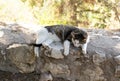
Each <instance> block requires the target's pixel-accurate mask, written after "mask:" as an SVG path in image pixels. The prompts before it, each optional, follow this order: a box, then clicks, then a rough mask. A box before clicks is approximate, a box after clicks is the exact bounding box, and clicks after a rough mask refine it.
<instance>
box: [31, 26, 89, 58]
mask: <svg viewBox="0 0 120 81" xmlns="http://www.w3.org/2000/svg"><path fill="white" fill-rule="evenodd" d="M54 41H61V42H62V44H63V47H64V55H65V56H67V55H68V54H69V49H70V44H71V43H72V44H73V46H75V47H81V48H82V52H83V54H86V53H87V51H86V50H87V44H88V42H89V36H88V33H87V32H86V31H84V30H82V29H79V28H77V27H74V26H67V25H51V26H45V27H43V28H41V29H40V30H38V33H37V39H36V44H32V45H34V46H35V49H34V52H35V55H36V56H37V57H39V50H40V49H39V47H40V46H41V45H43V46H48V45H50V44H51V43H52V42H54Z"/></svg>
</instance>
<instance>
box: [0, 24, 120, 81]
mask: <svg viewBox="0 0 120 81" xmlns="http://www.w3.org/2000/svg"><path fill="white" fill-rule="evenodd" d="M86 30H87V31H88V33H89V35H90V42H89V44H88V48H87V52H88V53H87V57H85V56H84V55H82V54H81V49H78V48H75V47H73V46H71V47H70V54H69V55H68V56H64V55H63V53H62V50H63V47H62V45H61V43H53V44H51V45H50V46H48V47H42V48H41V52H40V57H35V54H34V51H33V50H34V47H33V46H29V45H28V44H29V43H33V42H35V38H36V36H35V35H36V33H35V32H32V31H31V30H29V29H28V28H25V27H23V26H21V25H19V24H6V23H2V22H1V23H0V70H1V71H0V81H120V78H119V77H120V31H119V30H109V31H108V30H102V29H96V30H93V29H86Z"/></svg>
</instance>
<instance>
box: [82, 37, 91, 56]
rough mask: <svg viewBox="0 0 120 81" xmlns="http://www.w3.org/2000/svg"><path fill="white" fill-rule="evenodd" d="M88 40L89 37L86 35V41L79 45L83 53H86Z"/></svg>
mask: <svg viewBox="0 0 120 81" xmlns="http://www.w3.org/2000/svg"><path fill="white" fill-rule="evenodd" d="M89 40H90V37H89V36H88V38H87V40H86V43H85V44H83V45H81V47H82V52H83V53H84V54H87V45H88V42H89Z"/></svg>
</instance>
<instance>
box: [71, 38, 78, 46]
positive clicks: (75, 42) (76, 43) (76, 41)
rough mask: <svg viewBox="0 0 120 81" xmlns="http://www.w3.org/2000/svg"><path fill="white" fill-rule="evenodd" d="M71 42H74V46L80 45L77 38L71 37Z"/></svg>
mask: <svg viewBox="0 0 120 81" xmlns="http://www.w3.org/2000/svg"><path fill="white" fill-rule="evenodd" d="M72 43H73V44H74V46H75V47H80V43H79V40H74V39H72Z"/></svg>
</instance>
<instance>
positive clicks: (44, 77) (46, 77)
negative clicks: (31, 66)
mask: <svg viewBox="0 0 120 81" xmlns="http://www.w3.org/2000/svg"><path fill="white" fill-rule="evenodd" d="M39 81H53V77H52V75H51V73H50V72H44V73H41V76H40V80H39Z"/></svg>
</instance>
